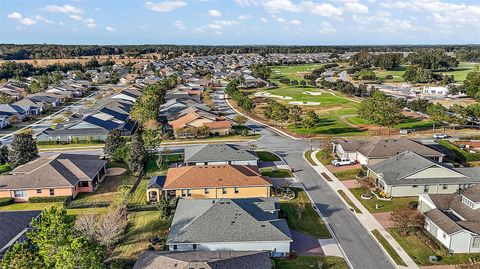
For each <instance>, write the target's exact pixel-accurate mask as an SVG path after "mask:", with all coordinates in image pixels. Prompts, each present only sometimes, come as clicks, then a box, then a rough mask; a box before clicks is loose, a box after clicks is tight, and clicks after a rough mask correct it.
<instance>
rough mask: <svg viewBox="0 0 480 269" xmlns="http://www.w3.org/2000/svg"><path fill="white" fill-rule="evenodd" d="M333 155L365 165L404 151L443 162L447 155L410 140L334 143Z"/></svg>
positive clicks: (338, 141)
mask: <svg viewBox="0 0 480 269" xmlns="http://www.w3.org/2000/svg"><path fill="white" fill-rule="evenodd" d="M332 144H333V153H335V154H336V155H337V156H338V157H339V158H348V159H351V160H354V161H357V162H359V163H360V164H363V165H372V164H376V163H379V162H382V161H384V160H386V159H388V158H390V157H392V156H395V155H397V154H398V153H400V152H404V151H407V150H408V151H413V152H415V153H417V154H419V155H422V156H423V157H426V158H429V159H431V160H434V161H438V162H442V161H443V157H444V156H445V154H443V153H441V152H438V151H436V150H434V149H432V148H430V147H428V146H425V145H423V144H422V143H420V142H417V141H415V140H411V139H408V138H404V137H401V138H394V139H391V138H390V139H383V138H379V139H372V140H343V139H336V140H334V141H333V142H332Z"/></svg>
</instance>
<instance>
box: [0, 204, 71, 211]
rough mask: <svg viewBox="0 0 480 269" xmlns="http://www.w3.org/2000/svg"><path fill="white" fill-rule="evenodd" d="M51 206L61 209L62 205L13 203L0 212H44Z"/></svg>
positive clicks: (0, 209) (2, 208) (3, 207)
mask: <svg viewBox="0 0 480 269" xmlns="http://www.w3.org/2000/svg"><path fill="white" fill-rule="evenodd" d="M52 206H55V207H58V208H63V203H61V202H52V203H14V204H11V205H7V206H2V207H0V211H2V210H4V211H17V210H18V211H20V210H44V209H48V208H50V207H52Z"/></svg>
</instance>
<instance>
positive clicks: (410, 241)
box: [389, 228, 473, 265]
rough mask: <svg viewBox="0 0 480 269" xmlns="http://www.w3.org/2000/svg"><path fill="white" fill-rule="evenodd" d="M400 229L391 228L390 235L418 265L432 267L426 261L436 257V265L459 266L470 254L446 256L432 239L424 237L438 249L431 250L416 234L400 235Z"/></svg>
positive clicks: (446, 253)
mask: <svg viewBox="0 0 480 269" xmlns="http://www.w3.org/2000/svg"><path fill="white" fill-rule="evenodd" d="M400 231H401V229H399V228H392V229H389V232H390V234H391V235H392V236H393V238H395V240H397V242H398V243H399V244H400V246H402V248H403V249H404V250H405V252H407V253H408V255H409V256H410V257H411V258H412V259H413V260H414V261H415V262H416V263H417V264H418V265H433V264H432V263H430V261H429V260H428V257H429V256H438V257H439V262H438V263H436V264H461V263H466V262H468V260H469V258H470V257H472V256H473V255H472V254H470V255H469V254H448V252H447V250H446V249H445V248H443V247H442V246H440V245H439V244H437V243H436V242H434V241H433V240H432V239H430V238H427V237H424V238H425V240H429V241H431V242H430V244H433V245H435V244H437V245H438V246H439V249H437V250H434V249H432V248H431V247H430V246H429V244H427V243H425V241H423V240H422V239H421V238H420V237H419V236H418V235H417V234H416V233H414V232H412V233H410V234H408V235H403V234H401V232H400Z"/></svg>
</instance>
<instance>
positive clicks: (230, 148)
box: [184, 144, 259, 166]
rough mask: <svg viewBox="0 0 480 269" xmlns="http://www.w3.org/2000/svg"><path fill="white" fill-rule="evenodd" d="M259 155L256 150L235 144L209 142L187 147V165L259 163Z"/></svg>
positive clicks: (185, 158)
mask: <svg viewBox="0 0 480 269" xmlns="http://www.w3.org/2000/svg"><path fill="white" fill-rule="evenodd" d="M258 160H259V159H258V156H257V154H256V153H255V152H254V151H251V150H246V149H239V148H238V147H236V146H234V145H227V144H207V145H200V146H192V147H186V148H185V154H184V162H185V164H186V165H216V164H235V165H255V166H256V165H257V164H258Z"/></svg>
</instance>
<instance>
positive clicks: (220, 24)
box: [208, 20, 238, 30]
mask: <svg viewBox="0 0 480 269" xmlns="http://www.w3.org/2000/svg"><path fill="white" fill-rule="evenodd" d="M235 24H238V21H234V20H215V21H213V23H210V24H208V27H209V28H211V29H216V30H220V29H223V27H226V26H232V25H235Z"/></svg>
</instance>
